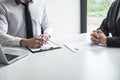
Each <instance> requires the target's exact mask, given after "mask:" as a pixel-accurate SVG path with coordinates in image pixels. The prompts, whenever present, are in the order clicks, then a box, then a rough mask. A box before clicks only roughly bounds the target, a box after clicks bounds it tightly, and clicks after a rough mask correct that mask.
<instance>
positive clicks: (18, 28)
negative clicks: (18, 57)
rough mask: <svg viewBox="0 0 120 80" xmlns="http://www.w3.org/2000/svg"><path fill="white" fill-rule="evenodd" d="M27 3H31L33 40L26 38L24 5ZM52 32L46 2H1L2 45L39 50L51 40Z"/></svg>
mask: <svg viewBox="0 0 120 80" xmlns="http://www.w3.org/2000/svg"><path fill="white" fill-rule="evenodd" d="M27 2H29V11H30V13H31V19H32V25H33V38H29V39H27V38H26V28H25V26H26V23H25V10H24V9H25V7H24V5H23V4H24V3H27ZM41 29H42V30H43V34H42V33H41V32H42V30H41ZM51 32H52V28H51V25H50V22H49V20H48V16H47V12H46V7H45V3H44V0H2V1H1V2H0V44H2V45H8V46H21V47H24V46H28V47H31V48H37V47H41V46H42V45H43V44H44V43H45V42H46V41H47V40H48V39H49V38H50V36H51Z"/></svg>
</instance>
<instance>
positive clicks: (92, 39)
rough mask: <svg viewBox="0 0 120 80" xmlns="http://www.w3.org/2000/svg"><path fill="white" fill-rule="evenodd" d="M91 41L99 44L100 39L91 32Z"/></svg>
mask: <svg viewBox="0 0 120 80" xmlns="http://www.w3.org/2000/svg"><path fill="white" fill-rule="evenodd" d="M91 41H92V42H93V43H95V44H99V39H98V38H97V37H95V36H94V35H93V34H91Z"/></svg>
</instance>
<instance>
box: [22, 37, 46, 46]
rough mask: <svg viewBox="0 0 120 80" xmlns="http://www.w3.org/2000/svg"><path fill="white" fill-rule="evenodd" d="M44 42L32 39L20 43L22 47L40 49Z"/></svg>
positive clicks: (37, 38) (39, 39)
mask: <svg viewBox="0 0 120 80" xmlns="http://www.w3.org/2000/svg"><path fill="white" fill-rule="evenodd" d="M43 43H44V41H43V39H41V38H39V37H36V38H30V39H22V40H21V41H20V45H21V46H22V47H24V46H27V47H30V48H38V47H41V46H42V45H43Z"/></svg>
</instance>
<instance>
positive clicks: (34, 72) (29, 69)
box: [0, 34, 120, 80]
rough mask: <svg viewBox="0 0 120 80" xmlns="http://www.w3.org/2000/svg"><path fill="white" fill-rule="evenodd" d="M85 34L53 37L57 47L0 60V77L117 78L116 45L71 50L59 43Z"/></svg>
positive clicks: (118, 57)
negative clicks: (9, 60) (6, 61)
mask: <svg viewBox="0 0 120 80" xmlns="http://www.w3.org/2000/svg"><path fill="white" fill-rule="evenodd" d="M88 35H89V34H80V35H75V36H70V37H65V38H54V40H55V41H56V42H57V43H59V45H61V46H62V48H61V49H57V50H51V51H46V52H39V53H34V54H30V55H29V56H27V57H25V58H23V59H21V60H19V61H17V62H15V63H13V64H11V65H2V64H0V80H120V49H119V48H107V47H105V48H102V49H94V50H88V51H84V52H76V53H73V52H71V51H70V50H69V49H67V48H66V47H64V46H63V45H62V44H63V43H65V42H75V41H84V40H86V38H88Z"/></svg>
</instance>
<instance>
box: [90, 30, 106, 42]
mask: <svg viewBox="0 0 120 80" xmlns="http://www.w3.org/2000/svg"><path fill="white" fill-rule="evenodd" d="M91 41H92V42H93V43H95V44H99V43H101V44H106V36H105V35H104V33H103V32H102V31H101V30H94V31H93V32H92V34H91Z"/></svg>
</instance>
